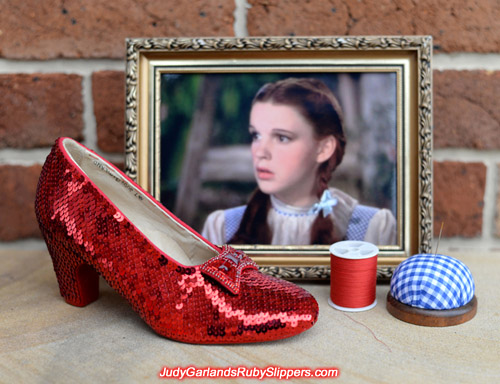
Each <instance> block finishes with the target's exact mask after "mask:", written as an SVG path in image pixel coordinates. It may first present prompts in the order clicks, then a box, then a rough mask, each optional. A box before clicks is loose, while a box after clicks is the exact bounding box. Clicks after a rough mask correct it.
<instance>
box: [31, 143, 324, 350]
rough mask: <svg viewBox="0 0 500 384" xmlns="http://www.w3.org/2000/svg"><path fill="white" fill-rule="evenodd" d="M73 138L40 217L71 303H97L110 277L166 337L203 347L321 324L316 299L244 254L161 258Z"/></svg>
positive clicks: (49, 165)
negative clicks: (81, 159)
mask: <svg viewBox="0 0 500 384" xmlns="http://www.w3.org/2000/svg"><path fill="white" fill-rule="evenodd" d="M63 140H70V139H64V138H60V139H58V140H57V141H56V144H55V145H54V147H53V148H52V151H51V153H50V154H49V156H48V157H47V160H46V162H45V164H44V166H43V169H42V172H41V175H40V180H39V183H38V188H37V195H36V201H35V210H36V215H37V219H38V222H39V225H40V230H41V232H42V234H43V236H44V239H45V241H46V243H47V247H48V249H49V253H50V255H51V257H52V261H53V264H54V271H55V273H56V277H57V281H58V283H59V289H60V293H61V295H62V296H63V297H64V299H65V300H66V301H67V302H68V303H70V304H73V305H77V306H85V305H87V304H90V303H91V302H93V301H94V300H96V299H97V297H98V284H99V279H98V275H101V276H102V277H103V278H104V279H105V280H106V281H107V282H108V283H109V285H110V286H111V287H112V288H113V289H115V290H116V291H117V292H119V293H120V294H121V295H122V296H123V297H125V298H126V299H127V300H128V302H129V303H130V305H131V306H132V308H133V309H134V310H135V311H136V312H137V313H138V314H139V315H140V316H141V318H142V319H144V321H145V322H146V323H147V324H148V325H149V326H151V328H152V329H153V330H154V331H156V332H157V333H158V334H160V335H162V336H165V337H167V338H170V339H173V340H178V341H183V342H189V343H197V344H226V343H248V342H258V341H266V340H276V339H281V338H285V337H289V336H293V335H296V334H298V333H301V332H303V331H304V330H306V329H308V328H310V327H311V326H312V325H313V324H314V323H315V322H316V320H317V315H318V305H317V303H316V300H315V299H314V298H313V297H312V295H311V294H309V293H308V292H307V291H305V290H304V289H302V288H300V287H298V286H297V285H295V284H292V283H290V282H287V281H283V280H280V279H277V278H274V277H271V276H267V275H264V274H262V273H260V272H259V271H258V269H257V266H256V265H255V263H254V262H253V261H252V260H251V259H250V258H248V257H247V256H246V255H245V254H244V253H242V252H240V251H236V250H234V249H232V248H230V247H227V246H225V247H223V248H217V250H218V251H219V255H218V256H216V257H214V258H212V259H210V260H207V262H205V263H204V264H202V265H199V266H185V265H181V264H179V263H178V262H176V261H175V260H174V259H172V258H170V257H169V256H168V255H167V254H163V253H162V252H160V251H159V250H158V249H157V248H156V247H154V246H153V245H152V244H151V243H150V242H149V240H148V239H147V238H145V237H144V236H143V234H142V233H140V232H139V231H138V230H136V229H135V226H134V225H131V224H132V223H131V222H130V221H129V219H128V218H127V217H126V216H124V215H123V214H122V213H121V212H120V211H118V210H117V209H116V207H114V205H113V204H112V203H111V202H110V201H109V200H108V199H107V198H106V197H105V196H104V194H103V193H102V192H101V191H100V190H99V189H98V188H97V187H96V186H95V185H94V184H93V183H92V181H91V180H89V179H88V178H87V176H86V175H85V174H84V173H83V171H82V170H81V169H80V168H79V167H78V166H76V165H75V163H74V162H73V160H71V159H70V157H69V156H68V155H67V153H66V152H65V151H66V150H65V148H64V146H63V145H62V142H63ZM92 156H94V157H96V156H97V155H95V154H93V155H92ZM97 158H99V157H98V156H97ZM100 161H101V162H102V163H104V164H106V166H107V167H109V168H114V167H113V166H112V165H111V164H109V163H108V162H106V161H105V160H103V159H100ZM114 169H116V168H114ZM117 172H119V171H118V170H117ZM123 177H124V178H126V176H124V175H123ZM127 180H129V179H128V178H127ZM130 183H131V184H133V182H132V181H131V180H130ZM165 236H168V233H166V234H165Z"/></svg>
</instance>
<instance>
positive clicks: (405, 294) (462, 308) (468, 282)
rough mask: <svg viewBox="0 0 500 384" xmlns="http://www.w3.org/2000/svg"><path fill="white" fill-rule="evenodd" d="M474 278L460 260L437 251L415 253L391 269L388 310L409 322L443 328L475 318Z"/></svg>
mask: <svg viewBox="0 0 500 384" xmlns="http://www.w3.org/2000/svg"><path fill="white" fill-rule="evenodd" d="M474 289H475V285H474V279H473V277H472V274H471V273H470V270H469V268H468V267H467V266H466V265H465V264H464V263H462V262H461V261H459V260H457V259H455V258H453V257H450V256H445V255H439V254H418V255H414V256H412V257H410V258H408V259H406V260H405V261H403V262H402V263H401V264H400V265H399V266H398V267H397V268H396V269H395V271H394V274H393V276H392V279H391V287H390V291H389V293H388V294H387V310H388V311H389V313H391V314H392V315H393V316H394V317H396V318H398V319H399V320H402V321H406V322H408V323H412V324H417V325H424V326H431V327H444V326H449V325H457V324H461V323H464V322H466V321H468V320H470V319H472V318H473V317H474V315H475V314H476V311H477V299H476V297H475V296H474Z"/></svg>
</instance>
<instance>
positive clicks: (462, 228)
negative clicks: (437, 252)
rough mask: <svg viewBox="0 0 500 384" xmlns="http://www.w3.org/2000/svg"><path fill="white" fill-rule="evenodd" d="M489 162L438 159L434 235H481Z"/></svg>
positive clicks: (436, 163) (435, 184)
mask: <svg viewBox="0 0 500 384" xmlns="http://www.w3.org/2000/svg"><path fill="white" fill-rule="evenodd" d="M485 184H486V166H485V165H484V164H483V163H461V162H452V161H445V162H435V163H434V186H433V187H434V235H435V236H438V235H439V231H440V229H441V223H444V227H443V235H442V236H443V237H454V236H460V237H477V236H480V235H481V231H482V227H483V207H484V192H485Z"/></svg>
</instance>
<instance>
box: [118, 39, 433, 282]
mask: <svg viewBox="0 0 500 384" xmlns="http://www.w3.org/2000/svg"><path fill="white" fill-rule="evenodd" d="M431 57H432V38H431V37H430V36H326V37H248V38H218V37H208V38H130V39H127V57H126V60H127V66H126V127H125V140H126V143H125V172H126V173H127V175H128V176H130V177H131V178H132V179H134V180H135V181H137V182H138V184H139V185H141V186H142V187H143V188H144V189H146V190H147V191H148V192H150V193H151V194H152V195H153V196H154V197H155V198H156V199H158V200H160V201H161V202H162V203H163V204H164V205H165V206H166V207H167V208H168V209H169V210H172V211H173V212H174V214H177V213H176V212H175V211H174V208H175V207H173V206H169V204H168V203H165V201H163V200H162V198H161V196H162V192H163V193H165V194H166V195H168V193H167V192H168V191H167V189H168V185H170V184H172V182H171V181H169V180H168V176H169V175H167V176H165V174H167V173H168V172H167V171H165V169H166V168H168V167H170V166H172V167H173V165H172V164H173V163H174V161H173V160H168V161H167V160H166V159H165V156H166V155H165V154H164V155H163V157H164V158H163V160H162V135H165V134H166V133H165V132H175V131H176V129H177V128H176V127H177V126H174V127H173V128H172V127H170V128H168V127H169V125H168V121H167V118H166V117H165V115H168V116H172V114H173V113H172V108H173V106H174V105H175V104H174V103H173V102H170V101H168V102H166V101H165V100H170V99H173V96H172V95H173V94H174V89H177V90H178V89H180V90H183V91H184V92H187V90H188V89H191V91H190V92H191V93H190V95H191V96H189V95H188V96H185V95H182V96H178V97H179V100H180V101H177V103H178V104H176V105H177V109H174V111H179V110H181V109H184V107H188V106H191V110H190V111H191V112H192V111H193V109H192V108H193V104H196V100H198V102H200V100H202V101H203V100H208V99H207V97H206V96H204V97H202V96H201V95H202V91H203V90H205V92H207V93H206V95H214V94H216V92H215V91H214V89H216V88H209V86H210V85H207V84H206V83H210V81H209V80H207V79H213V78H216V77H217V78H218V79H222V80H217V81H213V80H211V82H212V86H213V84H214V83H220V82H222V83H236V84H237V85H236V86H234V87H233V88H229V86H227V88H224V89H226V90H227V91H226V93H227V94H229V96H228V95H227V94H226V95H224V96H223V97H224V98H226V99H227V100H229V101H230V102H233V101H234V100H235V99H238V100H244V99H245V100H246V98H248V97H247V96H246V94H244V93H243V91H241V92H240V90H239V89H243V88H245V89H246V88H252V86H250V85H249V86H248V87H247V86H242V85H241V84H253V83H255V84H256V85H257V84H258V83H262V82H265V81H266V79H269V78H271V79H275V78H277V77H278V78H279V77H280V76H281V78H283V77H287V76H290V77H292V76H294V77H296V76H299V77H300V76H306V77H320V78H321V79H324V80H325V81H326V82H327V83H329V84H332V87H337V88H339V87H340V88H342V87H343V88H342V89H343V90H344V93H349V89H350V90H351V91H352V90H354V92H358V93H359V92H360V91H359V90H360V87H365V85H360V83H362V82H363V81H364V82H368V83H369V84H370V82H371V84H372V85H371V86H372V88H370V86H368V88H363V89H364V93H363V95H366V96H364V99H362V100H368V101H366V103H367V104H363V103H361V102H359V101H357V102H356V103H357V105H358V110H357V112H356V113H357V114H358V115H361V114H362V113H361V112H359V111H360V109H359V108H360V107H359V104H361V107H362V108H364V106H366V105H371V106H373V105H375V103H376V100H375V101H373V100H374V99H377V98H378V99H381V100H384V103H385V104H384V105H383V106H382V107H383V108H382V107H381V108H379V109H381V110H386V111H387V112H385V113H386V115H384V116H389V117H388V119H389V120H387V121H390V123H387V121H386V123H380V119H369V120H370V124H367V123H365V128H367V129H368V131H367V132H368V136H370V134H371V135H372V136H373V132H372V129H375V128H373V127H375V126H377V125H379V126H381V127H382V128H380V130H385V132H392V133H389V134H385V136H382V137H383V139H382V141H381V143H383V142H392V143H393V144H392V145H393V148H392V149H391V146H390V145H389V147H388V148H389V149H388V150H387V148H386V149H384V151H385V152H390V153H392V159H393V160H392V162H390V163H389V164H390V165H389V167H393V168H386V169H390V170H391V171H390V172H389V171H387V172H385V173H383V172H382V173H380V172H379V174H381V175H385V176H384V177H382V178H383V179H387V180H389V181H387V182H386V184H385V186H382V187H380V188H381V189H384V188H385V190H387V185H393V186H394V188H393V190H392V194H390V193H389V197H388V198H384V199H381V200H380V201H382V200H383V201H384V204H385V205H384V206H387V207H388V209H391V208H392V212H393V214H394V217H395V219H396V228H397V235H396V242H395V244H387V245H384V244H378V246H379V255H378V267H377V274H378V278H379V280H386V279H389V278H390V277H391V276H392V271H393V270H394V268H395V266H397V265H398V264H399V263H400V262H401V261H403V260H404V259H406V258H407V257H409V256H411V255H413V254H416V253H427V252H430V251H431V245H432V158H431V155H432V71H431ZM360 78H362V80H359V79H360ZM273 81H274V80H273ZM174 83H175V84H174ZM201 83H203V84H205V85H204V87H205V88H203V87H202V88H200V84H201ZM352 83H354V84H355V85H354V86H352ZM379 83H380V84H386V85H385V86H383V87H385V88H380V89H385V91H383V92H382V93H384V92H385V93H384V94H385V95H386V96H384V97H378V91H377V92H375V93H376V96H374V92H373V91H370V89H372V90H373V89H379V88H373V84H379ZM187 84H191V85H190V86H188V85H187ZM193 84H195V86H193ZM196 84H197V85H196ZM238 84H240V85H238ZM346 84H347V85H346ZM349 84H351V85H349ZM363 84H364V83H363ZM215 86H217V85H215ZM196 87H198V88H196ZM193 89H194V90H193ZM200 89H201V91H200ZM234 89H236V93H234V92H235V91H234ZM230 90H232V91H230ZM346 90H347V91H346ZM175 92H176V93H175V95H177V91H175ZM231 92H232V93H231ZM217 94H218V95H219V94H220V93H217ZM176 97H177V96H176ZM186 97H187V99H186ZM189 97H191V98H189ZM196 97H197V98H196ZM221 97H222V96H221ZM162 98H163V100H162ZM183 98H184V99H183ZM370 98H371V101H369V100H370ZM213 99H214V97H210V100H212V101H211V102H212V104H213V103H214V100H213ZM339 99H340V102H341V104H342V100H343V97H340V98H339ZM346 100H347V99H346ZM356 100H358V99H356ZM162 103H163V104H162ZM215 103H218V101H217V100H216V101H215ZM241 103H243V104H241ZM241 103H240V104H238V105H240V108H242V107H241V105H248V101H245V102H243V101H242V102H241ZM245 103H247V104H245ZM356 103H355V104H356ZM370 103H371V104H370ZM233 104H234V103H233ZM344 104H346V105H347V104H348V102H347V101H346V102H345V103H344ZM384 106H385V107H384ZM207 108H208V109H210V108H212V110H213V109H214V108H215V107H214V106H212V107H207ZM384 108H385V109H384ZM346 109H349V108H346ZM365 109H366V108H365ZM372 109H373V108H372ZM166 111H168V112H166ZM189 113H190V112H189V111H187V112H184V114H185V115H186V114H187V115H188V116H189ZM214 113H215V112H214ZM344 113H345V116H344V118H345V120H346V124H347V120H348V115H349V113H346V111H344ZM356 113H354V114H353V113H352V112H351V113H350V115H351V123H350V124H351V126H356V124H355V123H352V121H353V118H352V116H357V115H356ZM233 115H234V111H233ZM236 115H237V116H244V115H248V111H243V110H239V109H237V113H236ZM205 116H207V115H205ZM371 116H372V117H373V116H374V115H371ZM377 116H379V115H377ZM380 116H382V115H380ZM391 116H392V117H391ZM192 119H195V117H194V115H193V116H192ZM366 119H367V118H365V120H366ZM391 119H392V120H391ZM202 120H203V119H202ZM241 120H242V121H243V122H241V124H243V126H244V125H246V124H248V117H245V118H243V117H242V118H241ZM245 120H246V122H245ZM166 121H167V122H166ZM384 121H385V120H384ZM172 124H173V123H170V126H171V125H172ZM176 124H177V123H176ZM191 125H192V124H191ZM214 125H216V124H215V123H213V124H212V125H211V127H212V128H210V129H212V130H213V126H214ZM229 125H230V124H228V125H222V126H223V127H224V129H222V130H221V129H219V131H218V133H217V134H218V135H219V140H222V141H224V140H225V139H226V138H225V132H226V128H227V127H228V126H229ZM237 125H240V121H239V120H237ZM179 126H180V125H179ZM197 127H198V128H197V129H198V131H197V132H196V134H195V135H198V136H199V135H203V134H205V133H206V131H207V129H206V128H203V124H198V126H197ZM387 127H389V128H387ZM377 129H379V128H377ZM162 130H163V131H162ZM188 130H189V129H187V131H188ZM244 130H245V129H244V128H243V129H240V130H238V132H240V131H244ZM221 132H222V133H221ZM377 132H378V131H377ZM188 135H189V132H188V133H184V134H183V136H182V137H183V139H182V140H181V139H169V140H163V141H164V142H166V141H168V142H171V143H172V145H173V146H172V147H170V148H169V149H167V150H165V149H164V150H163V153H172V152H178V150H179V148H181V149H180V150H181V152H182V151H186V153H189V154H190V155H189V157H183V156H187V155H181V156H180V158H181V161H180V163H186V162H190V164H191V168H193V165H192V164H195V166H194V169H197V168H196V166H197V165H199V166H198V169H197V171H196V172H197V173H196V172H195V173H194V175H198V176H200V172H202V171H201V170H200V169H199V168H200V167H201V165H203V164H205V165H206V166H205V165H203V167H204V170H203V172H204V175H205V176H206V174H207V173H208V174H210V173H211V174H212V175H217V174H219V173H221V172H218V171H221V170H222V169H224V172H225V173H228V172H229V171H227V170H226V168H228V166H227V164H228V162H227V161H226V162H223V163H220V161H219V162H217V156H216V151H211V150H210V149H207V148H210V147H209V146H208V147H207V145H205V147H204V149H203V150H200V148H197V147H195V148H194V149H193V148H191V149H189V150H186V149H185V146H186V145H188V144H186V142H188V141H189V140H188V139H186V137H188ZM351 135H354V136H355V134H354V133H352V134H351ZM236 136H237V135H236ZM359 136H360V134H359V133H358V137H359ZM365 136H366V134H363V135H362V137H365ZM203 140H204V141H205V143H207V142H210V140H211V139H210V138H205V139H203ZM235 140H239V139H235ZM384 140H385V141H384ZM236 142H237V141H236ZM360 143H361V144H359V145H358V152H357V153H358V154H359V153H363V152H366V151H365V147H364V146H363V144H362V143H363V142H362V141H360ZM377 143H378V142H377ZM242 145H245V144H244V143H243V144H242ZM242 145H240V146H239V147H238V148H240V149H241V148H242ZM348 145H349V138H348ZM382 145H383V146H384V148H385V147H387V145H386V144H376V145H375V146H374V147H375V150H376V151H377V150H379V149H380V148H382ZM234 147H236V145H234ZM226 149H227V148H226ZM380 151H382V150H380ZM380 151H379V152H380ZM348 152H349V147H347V150H346V153H348ZM382 152H383V151H382ZM243 153H246V155H245V154H243ZM191 154H195V155H191ZM241 154H242V155H241V157H242V158H247V159H249V161H251V158H249V157H248V156H249V155H248V154H249V152H248V151H246V152H245V151H243V150H241ZM210 155H212V158H211V159H208V157H207V156H210ZM245 156H246V157H245ZM351 158H352V156H351ZM178 159H179V156H178V157H177V160H176V164H177V165H176V167H177V168H176V169H177V170H179V169H181V168H182V166H181V165H179V164H178V163H179V160H178ZM242 161H243V160H241V161H240V160H238V161H236V160H235V161H234V162H235V163H241V162H242ZM344 162H346V160H344ZM165 164H166V166H165ZM200 164H201V165H200ZM207 164H210V165H211V166H212V170H211V171H210V170H209V169H208V170H207V169H205V168H207V167H208V165H207ZM221 164H222V165H221ZM232 166H233V165H232V164H231V167H232ZM341 166H342V164H341ZM346 167H347V168H346V169H347V170H349V169H350V170H352V169H354V170H355V171H354V172H349V171H344V176H345V177H344V178H345V179H346V180H350V181H349V182H347V181H346V183H347V184H346V185H353V184H356V183H358V184H359V182H356V181H354V182H353V181H352V180H351V179H353V178H354V176H353V174H358V173H360V171H359V169H360V168H361V169H362V170H364V169H365V168H366V167H365V166H363V163H361V165H360V164H358V165H357V168H356V167H354V168H349V167H348V166H347V165H346ZM188 168H189V167H188ZM208 168H210V167H208ZM168 169H171V168H168ZM172 169H173V168H172ZM339 170H340V167H339ZM162 171H163V175H162ZM226 171H227V172H226ZM335 172H337V171H335ZM171 173H172V174H173V171H172V172H171ZM177 173H182V171H177ZM247 173H248V172H246V171H238V170H236V171H235V172H233V173H231V172H229V174H231V175H233V176H231V177H234V178H235V179H234V180H232V179H230V178H229V180H228V182H233V184H234V183H236V184H238V183H240V180H239V177H240V176H234V175H246V176H244V177H246V178H247V179H248V177H249V176H248V175H247ZM341 173H342V172H341ZM389 173H390V174H391V175H392V176H390V177H389V176H388V175H389ZM188 175H189V173H188ZM192 175H193V173H192V174H191V176H190V177H189V178H187V180H188V181H186V180H184V182H182V178H181V179H180V180H181V181H179V180H177V181H176V182H175V183H177V184H176V185H177V187H176V188H181V185H182V186H183V187H182V188H184V189H182V193H181V195H182V196H183V199H182V200H183V201H184V200H187V201H188V203H186V204H184V205H187V206H189V205H193V204H191V203H190V202H189V198H188V197H189V196H193V195H197V193H198V192H199V188H200V185H199V184H200V183H203V182H204V180H205V178H204V177H201V179H202V180H201V181H200V180H198V179H200V177H198V178H196V177H192ZM386 176H387V177H386ZM164 177H166V181H165V180H164V179H163V178H164ZM242 177H243V176H242ZM213 178H217V176H213ZM226 178H228V177H226ZM378 179H381V178H380V177H379V178H377V180H378ZM189 180H196V182H190V181H189ZM371 180H372V182H371V183H370V182H368V183H367V185H371V184H376V183H375V182H373V180H375V179H373V178H372V179H371ZM226 181H227V180H226ZM169 182H170V184H169ZM175 183H174V184H175ZM193 183H194V184H196V185H192V184H193ZM241 183H243V184H244V183H246V181H245V182H243V181H241ZM349 183H350V184H349ZM387 183H389V184H387ZM390 183H392V184H390ZM365 184H366V183H365ZM165 185H167V187H165ZM245 185H246V184H245ZM240 187H241V185H239V184H238V188H240ZM174 189H175V188H174ZM190 189H194V190H195V192H193V191H192V190H190ZM240 189H241V188H240ZM365 192H366V191H365ZM363 193H364V192H363ZM363 193H361V195H363ZM216 195H217V193H216ZM368 195H370V194H369V193H368ZM219 196H221V195H219ZM228 196H229V195H228ZM178 200H181V199H178ZM207 200H209V199H208V198H207ZM212 200H214V199H213V197H212ZM216 200H217V199H216ZM219 200H221V199H220V198H219ZM224 200H225V199H224ZM227 200H230V199H229V198H228V199H227ZM386 200H387V201H386ZM375 204H377V201H376V202H375ZM391 204H392V205H391ZM377 205H378V204H377ZM381 206H382V205H381ZM195 210H196V209H195ZM179 218H180V219H181V220H184V218H183V217H182V215H179ZM186 222H187V223H188V224H189V225H191V226H193V228H194V229H195V230H197V231H199V232H201V228H200V227H198V228H196V225H192V223H190V222H189V220H186ZM219 245H222V244H219ZM235 248H237V249H241V250H243V251H245V252H246V253H247V254H248V255H249V256H251V257H252V258H253V259H254V260H255V261H256V262H257V263H258V265H259V267H260V268H261V270H262V271H263V272H265V273H268V274H271V275H274V276H277V277H280V278H286V279H293V280H295V279H313V280H316V279H320V280H321V279H327V278H329V273H330V271H329V265H330V255H329V244H324V245H319V244H316V245H262V244H246V245H238V246H235Z"/></svg>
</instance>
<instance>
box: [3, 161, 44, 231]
mask: <svg viewBox="0 0 500 384" xmlns="http://www.w3.org/2000/svg"><path fill="white" fill-rule="evenodd" d="M41 169H42V167H41V166H40V165H33V166H31V167H25V166H18V165H2V166H0V180H2V182H1V183H0V240H1V241H13V240H19V239H22V238H28V237H41V234H40V230H39V228H38V223H37V221H36V218H35V208H34V202H35V193H36V185H37V183H38V178H39V176H40V172H41Z"/></svg>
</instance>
